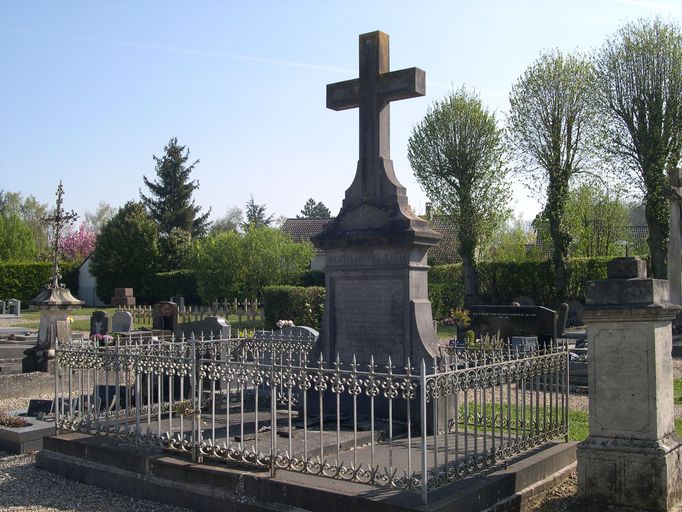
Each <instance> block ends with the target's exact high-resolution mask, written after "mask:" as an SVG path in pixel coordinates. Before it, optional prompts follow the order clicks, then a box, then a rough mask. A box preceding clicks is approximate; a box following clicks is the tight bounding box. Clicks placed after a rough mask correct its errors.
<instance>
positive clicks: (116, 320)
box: [111, 311, 133, 332]
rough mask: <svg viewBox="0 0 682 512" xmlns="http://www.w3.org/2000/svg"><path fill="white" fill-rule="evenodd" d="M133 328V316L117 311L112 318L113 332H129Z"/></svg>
mask: <svg viewBox="0 0 682 512" xmlns="http://www.w3.org/2000/svg"><path fill="white" fill-rule="evenodd" d="M132 328H133V315H131V314H130V313H129V312H128V311H116V313H114V316H113V317H112V318H111V331H112V332H128V331H130V330H132Z"/></svg>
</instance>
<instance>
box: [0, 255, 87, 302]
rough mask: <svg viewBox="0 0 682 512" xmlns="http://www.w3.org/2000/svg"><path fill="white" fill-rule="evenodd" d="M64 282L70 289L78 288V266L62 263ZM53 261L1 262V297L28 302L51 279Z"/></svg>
mask: <svg viewBox="0 0 682 512" xmlns="http://www.w3.org/2000/svg"><path fill="white" fill-rule="evenodd" d="M60 269H61V273H62V282H63V283H64V284H65V285H66V287H67V288H69V289H70V290H74V291H75V290H77V289H78V267H77V266H76V265H73V264H68V263H61V264H60ZM51 273H52V263H49V262H0V298H3V299H6V298H10V297H13V298H15V299H19V300H20V301H21V302H23V303H25V304H28V303H29V301H30V300H31V299H33V298H34V297H35V296H36V295H37V294H38V292H40V290H41V289H43V288H44V287H45V285H46V284H47V283H48V282H49V281H50V275H51Z"/></svg>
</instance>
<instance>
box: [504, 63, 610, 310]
mask: <svg viewBox="0 0 682 512" xmlns="http://www.w3.org/2000/svg"><path fill="white" fill-rule="evenodd" d="M509 102H510V107H511V108H510V113H509V118H508V127H507V141H508V143H509V146H510V148H511V150H512V152H513V156H514V157H515V159H516V161H517V162H518V163H519V166H518V169H517V170H518V172H519V173H520V175H521V176H522V178H525V180H526V184H527V185H529V187H530V188H531V189H534V190H535V191H540V190H542V191H543V192H544V195H545V196H546V203H545V207H544V216H545V218H546V219H547V222H548V225H549V234H550V237H551V239H552V246H553V250H552V263H553V266H554V271H555V287H556V292H557V298H558V299H560V300H561V299H563V298H564V296H565V293H566V287H567V284H568V257H569V252H570V242H571V238H570V233H569V230H568V226H567V225H566V219H565V216H566V201H567V200H568V191H569V184H570V182H571V180H572V178H573V177H574V176H575V175H576V174H577V173H579V172H581V171H583V170H584V169H585V168H586V164H587V163H589V161H590V156H591V155H592V154H593V153H592V147H591V145H592V143H593V142H594V137H592V136H591V134H590V128H591V127H592V126H594V123H595V122H596V120H597V119H598V117H597V108H596V106H595V101H594V72H593V68H592V65H591V64H590V63H589V62H588V61H586V60H583V59H582V58H580V57H576V56H573V55H563V54H562V53H561V52H560V51H558V50H554V51H552V52H549V53H544V54H541V55H540V57H539V58H538V59H537V60H536V61H535V62H534V63H533V64H531V65H530V66H529V67H528V69H526V71H525V72H524V74H523V75H522V76H521V77H520V78H519V79H518V81H517V82H516V84H514V86H513V87H512V91H511V94H510V97H509ZM538 189H540V190H538ZM543 189H544V190H543Z"/></svg>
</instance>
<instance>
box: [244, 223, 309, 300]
mask: <svg viewBox="0 0 682 512" xmlns="http://www.w3.org/2000/svg"><path fill="white" fill-rule="evenodd" d="M243 244H244V254H245V255H246V258H247V261H248V265H247V267H246V271H245V274H244V288H243V291H244V293H245V294H246V296H247V297H260V296H261V294H262V290H263V288H264V287H265V286H271V285H277V284H294V283H295V281H296V278H297V277H298V276H299V275H300V274H301V272H303V271H304V270H306V269H307V268H308V267H309V266H310V262H311V261H312V259H313V256H314V255H315V251H314V249H313V246H312V244H310V242H306V243H296V242H294V241H292V240H291V238H290V237H289V236H288V235H287V234H285V233H283V232H282V231H280V230H278V229H273V228H268V227H264V226H261V227H259V228H256V229H250V230H249V231H247V232H246V234H245V235H244V238H243Z"/></svg>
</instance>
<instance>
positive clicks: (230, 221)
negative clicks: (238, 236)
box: [211, 206, 244, 234]
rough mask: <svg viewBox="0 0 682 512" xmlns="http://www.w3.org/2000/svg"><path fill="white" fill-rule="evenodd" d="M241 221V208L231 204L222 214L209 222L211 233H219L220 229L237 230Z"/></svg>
mask: <svg viewBox="0 0 682 512" xmlns="http://www.w3.org/2000/svg"><path fill="white" fill-rule="evenodd" d="M243 223H244V218H243V214H242V210H241V208H239V207H237V206H233V207H232V208H230V209H229V210H227V213H226V214H225V215H224V216H222V217H220V218H218V219H216V220H214V221H213V222H212V223H211V234H215V233H220V232H221V231H235V232H236V231H239V229H240V228H241V226H242V224H243Z"/></svg>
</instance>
